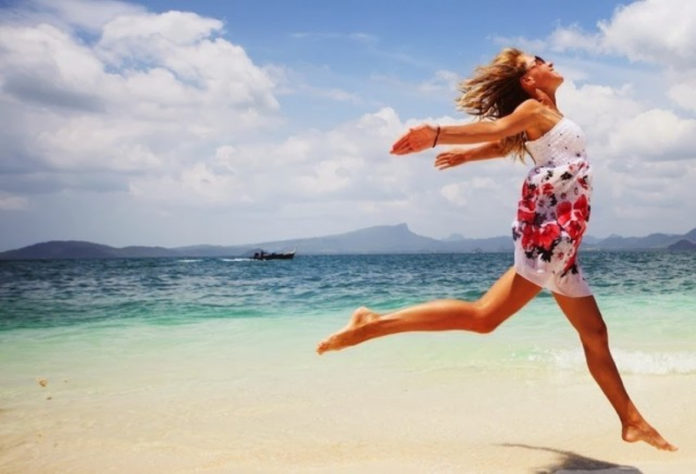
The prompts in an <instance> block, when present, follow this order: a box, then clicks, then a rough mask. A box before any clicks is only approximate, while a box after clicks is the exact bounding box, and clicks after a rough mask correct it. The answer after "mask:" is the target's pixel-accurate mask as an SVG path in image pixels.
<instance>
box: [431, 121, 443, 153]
mask: <svg viewBox="0 0 696 474" xmlns="http://www.w3.org/2000/svg"><path fill="white" fill-rule="evenodd" d="M440 130H441V127H440V126H439V125H438V126H437V131H436V132H435V139H434V140H433V146H432V148H435V147H436V146H437V139H438V138H440Z"/></svg>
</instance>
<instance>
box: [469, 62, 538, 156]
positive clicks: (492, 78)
mask: <svg viewBox="0 0 696 474" xmlns="http://www.w3.org/2000/svg"><path fill="white" fill-rule="evenodd" d="M523 54H524V53H523V52H522V51H520V50H519V49H515V48H506V49H504V50H502V51H501V52H500V53H498V55H497V56H496V57H495V59H493V61H492V62H491V63H490V64H488V65H486V66H479V67H477V68H476V70H475V71H474V75H473V77H471V78H469V79H465V80H463V81H462V82H461V83H460V84H459V90H460V91H461V92H462V95H461V96H460V97H459V98H458V99H457V108H458V109H460V110H464V111H466V112H467V113H469V114H471V115H476V116H478V117H479V119H481V120H486V119H489V120H495V119H499V118H501V117H505V116H506V115H509V114H511V113H512V112H513V111H514V110H515V108H517V106H518V105H520V104H521V103H522V102H524V101H525V100H527V99H529V98H530V97H529V94H527V93H526V92H525V91H524V89H522V85H521V84H520V78H521V77H522V76H523V75H524V73H525V65H524V64H522V63H521V61H520V57H521V56H522V55H523ZM524 142H525V134H524V132H522V133H518V134H517V135H513V136H511V137H506V138H504V139H503V140H501V145H502V148H503V153H504V154H505V155H507V154H512V155H513V156H514V157H515V158H518V159H519V160H521V161H524V155H525V148H524Z"/></svg>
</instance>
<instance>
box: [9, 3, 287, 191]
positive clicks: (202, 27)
mask: <svg viewBox="0 0 696 474" xmlns="http://www.w3.org/2000/svg"><path fill="white" fill-rule="evenodd" d="M88 4H89V5H91V3H90V2H86V3H85V2H77V1H72V0H71V1H67V2H57V3H55V4H53V3H52V4H51V5H53V7H51V8H49V7H48V6H47V4H46V3H45V2H35V3H32V5H38V6H40V7H45V8H46V9H48V10H50V11H54V12H55V13H56V14H57V15H58V16H57V17H56V18H54V19H53V20H51V23H46V22H41V23H31V20H34V21H36V20H37V19H38V18H40V19H41V20H42V21H43V20H45V18H44V16H42V15H38V13H37V14H26V15H24V17H22V18H23V21H22V22H19V23H13V24H9V23H0V63H2V64H3V67H2V69H1V70H0V122H2V123H8V124H10V126H11V127H12V129H13V133H12V134H8V135H7V139H8V143H6V144H5V145H6V146H4V147H3V150H0V159H2V160H3V161H5V162H11V161H16V159H17V158H16V157H17V156H31V157H33V159H32V161H31V166H32V167H33V169H32V170H29V171H44V172H50V171H51V170H73V171H81V170H111V171H113V172H116V173H121V176H122V180H124V181H125V180H127V179H129V176H130V174H132V173H134V172H135V173H152V172H153V171H154V170H157V169H159V170H160V171H159V173H160V174H161V175H162V176H169V175H171V174H172V173H174V174H177V173H180V172H181V170H182V169H184V168H185V167H186V166H190V164H191V163H193V162H195V159H196V157H197V156H200V155H201V154H207V153H209V152H210V150H211V148H212V149H214V147H215V144H216V143H220V142H222V141H229V140H235V139H239V137H243V136H246V135H247V134H248V133H249V131H250V130H256V129H258V127H259V126H261V125H268V126H272V125H273V124H274V123H277V122H278V120H279V117H278V115H277V113H278V109H279V104H278V102H277V100H276V98H275V95H274V87H275V84H274V83H273V81H272V80H271V78H270V77H269V75H268V74H267V73H266V72H265V71H264V69H262V68H260V67H259V66H257V65H255V64H254V63H253V62H252V60H251V59H250V58H249V57H248V56H247V54H246V52H245V50H244V49H243V48H242V47H240V46H238V45H234V44H232V43H230V42H229V41H226V40H225V39H222V38H220V37H216V35H217V34H219V33H220V32H221V31H222V23H221V22H220V21H219V20H216V19H210V18H204V17H201V16H199V15H196V14H194V13H183V12H166V13H162V14H153V13H148V12H145V11H144V10H143V9H142V8H129V7H128V5H127V4H121V3H117V2H107V3H99V5H100V7H99V8H97V7H94V8H93V9H92V10H90V8H91V7H89V5H88ZM80 5H85V6H86V8H87V9H86V10H85V11H84V12H83V13H84V16H80V15H81V13H79V12H78V10H79V9H78V8H77V7H78V6H80ZM44 13H45V11H44ZM60 15H63V16H60ZM109 15H111V16H110V17H109ZM47 21H48V20H47ZM68 24H69V25H78V26H83V25H84V24H89V25H91V27H93V28H95V31H96V32H97V33H98V36H99V39H98V41H97V42H96V43H89V42H85V41H84V40H83V39H81V38H80V37H79V35H78V34H76V33H75V32H74V31H73V30H71V29H70V28H68V27H66V25H68ZM4 138H5V137H4ZM10 155H11V156H10ZM27 163H29V162H27ZM27 165H28V164H27ZM76 176H78V175H76ZM18 179H22V177H21V176H20V177H19V178H18ZM85 179H88V178H87V176H86V175H85ZM71 182H72V183H73V184H74V185H77V187H78V188H79V187H82V186H81V185H80V184H79V183H76V181H75V180H71ZM65 184H67V182H65Z"/></svg>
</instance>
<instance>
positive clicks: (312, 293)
mask: <svg viewBox="0 0 696 474" xmlns="http://www.w3.org/2000/svg"><path fill="white" fill-rule="evenodd" d="M511 262H512V257H511V255H508V254H503V253H478V254H446V255H445V254H427V255H420V254H417V255H337V256H305V255H299V256H297V257H296V258H295V259H294V260H278V261H256V260H249V259H243V258H187V259H176V258H160V259H122V260H118V259H116V260H109V259H105V260H41V261H2V262H0V380H2V384H1V385H0V396H2V395H3V394H4V395H7V394H8V393H9V392H7V391H8V390H9V391H13V393H15V394H18V393H19V392H17V391H16V390H19V389H18V387H19V386H22V385H23V384H24V383H25V382H26V380H27V379H28V378H29V379H31V378H33V377H40V376H42V374H49V373H54V374H59V375H58V376H60V377H66V378H68V377H71V376H74V374H75V373H80V372H81V371H82V372H84V373H90V370H93V371H95V372H103V371H104V368H105V367H111V368H114V367H121V368H126V367H130V369H128V370H130V371H131V372H132V373H134V374H137V373H138V372H139V371H141V372H142V370H141V369H143V367H147V366H148V365H152V366H157V367H158V368H160V369H158V370H161V367H163V366H165V367H169V369H167V370H177V367H179V370H184V369H183V367H187V369H186V370H195V371H197V374H201V373H205V371H206V367H208V368H209V367H215V369H214V370H220V367H221V366H220V365H219V364H220V363H221V362H220V361H221V360H222V361H224V363H226V364H227V365H226V366H223V367H226V368H229V370H230V371H232V370H233V369H234V367H237V368H239V370H240V371H242V372H243V373H246V374H247V375H242V372H240V375H239V376H240V377H241V376H251V375H249V374H252V373H253V370H254V369H259V370H262V371H263V370H269V369H268V368H269V367H270V366H269V364H272V367H274V368H275V369H276V370H278V371H282V370H284V371H286V372H288V371H290V372H291V371H293V370H297V368H298V367H304V368H307V367H311V366H312V364H314V363H315V360H316V359H315V358H316V357H317V356H316V355H315V354H314V348H315V345H316V343H317V342H318V341H319V340H321V339H323V338H324V337H325V336H326V335H327V334H329V333H331V332H334V331H335V330H337V329H338V328H340V327H342V326H343V325H344V324H345V323H346V321H347V320H348V318H349V316H350V314H351V312H352V311H353V310H354V309H355V308H356V307H358V306H361V305H366V306H368V307H370V308H372V309H374V310H376V311H378V312H387V311H391V310H394V309H398V308H402V307H404V306H407V305H411V304H415V303H420V302H423V301H427V300H431V299H436V298H459V299H464V300H475V299H476V298H478V297H479V296H480V295H482V294H483V293H484V292H485V291H486V290H487V289H488V288H489V287H490V285H491V284H492V283H493V282H494V281H495V280H496V279H497V278H498V277H499V276H500V275H501V274H502V273H503V272H504V271H505V270H506V269H507V268H508V267H509V266H510V264H511ZM582 264H583V268H584V272H585V274H586V277H587V279H588V280H589V282H590V285H591V287H592V289H593V291H594V294H595V296H596V298H597V301H598V303H599V306H600V309H601V310H602V314H603V317H604V319H605V321H606V322H607V325H608V327H609V333H610V339H611V346H612V350H613V353H614V355H615V358H616V360H617V363H618V365H619V367H620V369H621V370H622V372H623V373H636V374H656V375H659V374H693V373H696V276H695V274H694V269H696V253H680V252H658V251H655V252H585V253H584V254H583V255H582ZM385 339H389V340H390V341H389V342H388V343H386V344H385V343H377V342H373V341H370V342H369V344H370V345H372V346H373V347H374V348H373V349H372V350H371V352H370V360H371V362H372V363H374V362H375V360H377V361H378V363H380V364H383V365H385V366H389V365H390V364H391V365H394V366H400V367H408V368H409V369H411V370H435V369H438V368H453V367H454V368H457V367H475V368H480V369H482V370H486V369H491V368H497V367H507V368H511V367H512V368H515V367H519V368H544V369H548V370H560V371H564V370H586V369H585V368H584V359H583V355H582V351H581V348H580V344H579V342H578V339H577V335H576V334H575V332H574V330H573V329H572V327H571V326H570V324H569V322H568V321H567V320H566V319H565V317H564V316H563V314H562V313H561V311H560V310H559V308H558V307H557V305H556V303H555V300H554V299H553V297H552V295H551V294H550V293H548V292H546V291H544V292H542V293H541V294H540V295H539V296H538V297H537V298H536V299H535V300H533V301H532V302H530V303H529V304H528V305H527V306H526V307H525V308H524V309H523V310H521V311H520V312H519V313H518V314H516V315H514V316H513V317H512V318H510V320H508V321H507V322H506V323H505V324H503V325H502V326H501V327H500V328H499V329H498V330H497V331H496V332H494V333H493V334H491V335H487V336H481V335H472V334H468V333H464V332H458V331H454V332H452V331H450V332H446V333H440V334H432V333H413V334H407V335H403V334H402V335H396V336H390V337H389V338H385ZM366 345H367V344H366ZM375 351H376V352H375ZM163 357H165V358H167V360H164V361H163V360H162V358H163ZM353 357H355V359H354V360H357V361H359V360H361V359H360V357H361V356H360V355H359V352H358V354H356V355H354V356H353ZM375 358H376V359H375ZM212 361H216V362H215V364H212V363H211V362H212ZM365 363H367V361H365ZM124 370H125V369H124ZM71 374H72V375H71ZM141 375H142V374H141ZM150 376H151V374H150V373H148V375H147V377H150ZM191 376H192V377H195V376H196V373H193V374H191ZM3 391H4V393H3ZM20 392H21V390H20Z"/></svg>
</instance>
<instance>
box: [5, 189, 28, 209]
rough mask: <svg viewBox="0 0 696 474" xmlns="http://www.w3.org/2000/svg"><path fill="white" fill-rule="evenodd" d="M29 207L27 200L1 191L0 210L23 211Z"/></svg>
mask: <svg viewBox="0 0 696 474" xmlns="http://www.w3.org/2000/svg"><path fill="white" fill-rule="evenodd" d="M28 206H29V201H28V200H27V198H25V197H22V196H16V195H13V194H10V193H5V192H1V191H0V210H2V211H21V210H23V209H26V208H27V207H28Z"/></svg>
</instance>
